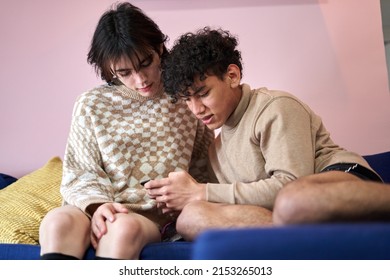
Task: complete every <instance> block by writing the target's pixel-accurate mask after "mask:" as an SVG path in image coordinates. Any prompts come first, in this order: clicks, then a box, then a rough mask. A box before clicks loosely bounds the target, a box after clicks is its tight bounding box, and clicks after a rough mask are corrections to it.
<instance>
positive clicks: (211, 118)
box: [200, 115, 213, 125]
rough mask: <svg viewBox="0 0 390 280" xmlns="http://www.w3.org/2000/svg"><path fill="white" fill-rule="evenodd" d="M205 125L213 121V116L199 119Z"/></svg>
mask: <svg viewBox="0 0 390 280" xmlns="http://www.w3.org/2000/svg"><path fill="white" fill-rule="evenodd" d="M200 120H201V121H202V122H203V123H204V124H205V125H208V124H210V123H211V122H212V120H213V115H209V116H206V117H203V118H201V119H200Z"/></svg>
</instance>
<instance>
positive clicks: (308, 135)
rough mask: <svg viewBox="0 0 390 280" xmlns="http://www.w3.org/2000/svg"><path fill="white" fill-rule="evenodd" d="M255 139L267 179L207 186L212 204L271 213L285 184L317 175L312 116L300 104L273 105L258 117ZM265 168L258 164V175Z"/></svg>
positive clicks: (277, 100)
mask: <svg viewBox="0 0 390 280" xmlns="http://www.w3.org/2000/svg"><path fill="white" fill-rule="evenodd" d="M248 129H249V128H248ZM252 138H253V139H252V142H253V143H256V145H257V146H258V149H259V154H261V155H262V157H263V158H264V171H265V176H264V178H262V179H260V180H258V181H255V182H232V183H230V184H207V195H208V197H207V199H208V200H209V201H213V202H223V203H229V204H251V205H258V206H262V207H265V208H267V209H270V210H272V209H273V205H274V202H275V198H276V195H277V193H278V192H279V190H280V189H281V188H282V187H283V186H284V185H285V184H286V183H288V182H290V181H292V180H294V179H296V178H298V177H300V176H304V175H308V174H312V173H314V146H313V141H314V139H312V124H311V114H310V112H309V111H308V110H307V108H306V107H305V106H303V105H302V104H301V103H299V102H298V101H297V100H295V99H293V98H289V97H282V98H275V99H274V100H273V101H272V102H270V104H268V105H267V106H266V108H265V109H264V110H262V111H261V112H260V114H259V115H258V116H257V117H256V121H255V122H254V127H253V133H252ZM262 164H263V163H261V162H259V173H260V172H261V171H260V170H261V165H262ZM222 172H223V170H222Z"/></svg>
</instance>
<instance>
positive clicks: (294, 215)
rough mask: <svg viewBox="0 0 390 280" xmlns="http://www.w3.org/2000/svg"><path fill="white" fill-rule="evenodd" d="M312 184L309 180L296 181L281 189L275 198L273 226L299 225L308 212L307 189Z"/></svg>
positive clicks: (312, 181)
mask: <svg viewBox="0 0 390 280" xmlns="http://www.w3.org/2000/svg"><path fill="white" fill-rule="evenodd" d="M313 184H314V180H312V179H311V178H305V179H298V180H296V181H293V182H290V183H289V184H287V185H286V186H285V187H284V188H283V189H281V190H280V191H279V193H278V195H277V197H276V200H275V204H274V209H273V213H272V219H273V223H274V224H275V225H285V224H293V223H299V222H301V221H302V218H303V216H304V215H305V214H306V213H307V211H310V209H308V205H307V203H308V202H309V200H310V199H311V197H310V195H309V194H308V193H307V188H308V187H309V186H311V185H313Z"/></svg>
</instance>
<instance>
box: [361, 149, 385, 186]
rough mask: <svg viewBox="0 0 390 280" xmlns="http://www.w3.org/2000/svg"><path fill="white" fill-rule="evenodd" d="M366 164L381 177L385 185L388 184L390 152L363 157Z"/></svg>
mask: <svg viewBox="0 0 390 280" xmlns="http://www.w3.org/2000/svg"><path fill="white" fill-rule="evenodd" d="M364 158H365V159H366V161H367V162H368V164H369V165H370V166H371V167H372V168H373V169H374V170H375V171H376V172H377V173H378V174H379V176H381V177H382V179H383V181H384V182H385V183H390V152H384V153H378V154H373V155H366V156H364Z"/></svg>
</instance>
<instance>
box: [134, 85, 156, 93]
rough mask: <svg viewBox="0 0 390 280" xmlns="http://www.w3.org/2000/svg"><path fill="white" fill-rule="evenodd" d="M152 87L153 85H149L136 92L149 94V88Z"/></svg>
mask: <svg viewBox="0 0 390 280" xmlns="http://www.w3.org/2000/svg"><path fill="white" fill-rule="evenodd" d="M152 85H153V84H150V85H148V86H146V87H143V88H138V89H137V91H139V92H149V91H150V90H151V88H152Z"/></svg>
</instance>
